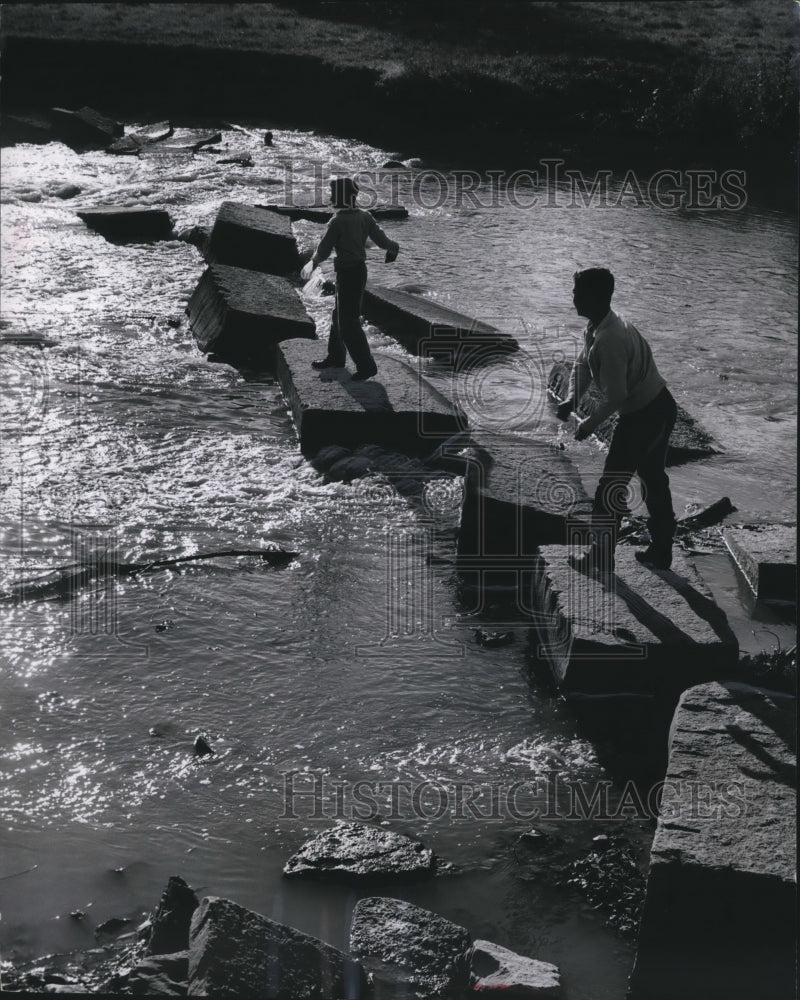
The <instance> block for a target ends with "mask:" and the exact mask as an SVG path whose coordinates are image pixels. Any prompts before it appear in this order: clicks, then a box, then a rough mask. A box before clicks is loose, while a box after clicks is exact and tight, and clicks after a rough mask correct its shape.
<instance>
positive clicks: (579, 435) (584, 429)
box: [575, 417, 592, 441]
mask: <svg viewBox="0 0 800 1000" xmlns="http://www.w3.org/2000/svg"><path fill="white" fill-rule="evenodd" d="M590 423H591V422H590V420H589V418H588V417H586V419H585V420H581V422H580V423H579V424H578V426H577V427H576V428H575V440H576V441H585V440H586V438H587V437H589V435H590V434H591V433H592V427H591V426H590Z"/></svg>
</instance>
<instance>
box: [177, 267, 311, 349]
mask: <svg viewBox="0 0 800 1000" xmlns="http://www.w3.org/2000/svg"><path fill="white" fill-rule="evenodd" d="M186 311H187V313H188V315H189V323H190V325H191V329H192V335H193V336H194V339H195V341H196V342H197V346H198V347H199V348H200V350H201V351H204V352H205V353H210V352H212V351H213V352H214V353H215V354H218V355H219V356H220V357H223V358H227V359H229V360H231V361H241V362H251V363H254V364H267V365H272V364H273V362H274V352H275V347H276V345H277V343H278V342H279V341H281V340H286V339H287V338H292V337H304V338H313V337H314V336H315V333H316V330H315V327H314V321H313V320H312V319H311V318H310V317H309V315H308V313H307V312H306V310H305V307H304V306H303V303H302V302H301V301H300V297H299V295H298V294H297V291H296V289H295V288H294V286H293V285H292V284H291V283H290V282H289V281H287V279H286V278H280V277H278V276H276V275H272V274H262V273H260V272H258V271H248V270H244V269H243V268H239V267H228V266H227V265H225V264H212V265H211V266H210V267H209V268H208V269H207V270H206V271H205V273H204V274H203V276H202V277H201V278H200V281H199V282H198V285H197V287H196V288H195V290H194V292H193V293H192V296H191V298H190V299H189V304H188V306H187V308H186Z"/></svg>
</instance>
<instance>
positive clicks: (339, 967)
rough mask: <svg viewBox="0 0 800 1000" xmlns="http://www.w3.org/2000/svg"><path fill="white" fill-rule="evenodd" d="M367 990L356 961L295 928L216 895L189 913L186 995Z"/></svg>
mask: <svg viewBox="0 0 800 1000" xmlns="http://www.w3.org/2000/svg"><path fill="white" fill-rule="evenodd" d="M366 993H367V981H366V976H365V975H364V970H363V968H362V967H361V965H360V964H359V963H358V962H355V961H353V960H352V959H351V958H349V957H348V956H347V955H345V954H343V953H342V952H340V951H338V950H337V949H336V948H332V947H331V946H330V945H328V944H325V943H324V942H323V941H319V940H318V939H317V938H314V937H311V936H310V935H309V934H303V933H302V932H301V931H298V930H296V929H295V928H294V927H288V926H286V925H285V924H279V923H276V921H274V920H270V919H268V918H267V917H263V916H261V914H260V913H254V912H253V911H252V910H246V909H245V908H244V907H243V906H239V905H238V904H237V903H233V902H231V900H229V899H220V898H219V897H216V896H209V897H206V898H205V899H204V900H203V901H202V902H201V903H200V906H199V907H198V909H197V911H196V912H195V915H194V917H193V918H192V928H191V933H190V943H189V996H215V997H235V998H237V1000H266V998H269V1000H327V998H334V997H339V998H350V997H352V998H356V997H362V996H364V995H366Z"/></svg>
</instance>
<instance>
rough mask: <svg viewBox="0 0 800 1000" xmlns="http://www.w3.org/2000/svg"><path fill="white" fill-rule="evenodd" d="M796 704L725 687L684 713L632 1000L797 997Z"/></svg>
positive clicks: (711, 688) (688, 700) (706, 690)
mask: <svg viewBox="0 0 800 1000" xmlns="http://www.w3.org/2000/svg"><path fill="white" fill-rule="evenodd" d="M795 713H796V700H795V699H794V698H789V697H786V696H782V695H776V694H775V693H774V692H767V691H764V690H763V689H759V688H753V687H748V686H746V685H741V684H735V683H731V682H726V683H711V684H704V685H701V686H699V687H694V688H691V689H690V690H688V691H686V692H685V693H684V694H683V696H682V698H681V700H680V702H679V704H678V707H677V709H676V711H675V715H674V718H673V723H672V729H671V734H670V747H669V763H668V767H667V773H666V777H665V780H664V788H663V795H662V801H661V807H660V815H659V819H658V825H657V828H656V833H655V838H654V840H653V847H652V851H651V856H650V867H649V872H648V879H647V895H646V899H645V904H644V910H643V913H642V920H641V927H640V933H639V944H638V950H637V955H636V964H635V967H634V971H633V976H632V979H631V993H630V996H631V998H632V1000H675V998H676V997H681V1000H753V998H755V997H758V998H759V1000H786V998H788V997H791V996H794V990H795V987H796V981H795V939H796V928H797V922H796V921H797V914H796V891H797V886H796V881H795V862H796V825H795V824H796V815H797V813H796V810H797V801H796V800H797V792H796V729H795Z"/></svg>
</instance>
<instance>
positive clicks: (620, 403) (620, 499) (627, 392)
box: [558, 267, 677, 571]
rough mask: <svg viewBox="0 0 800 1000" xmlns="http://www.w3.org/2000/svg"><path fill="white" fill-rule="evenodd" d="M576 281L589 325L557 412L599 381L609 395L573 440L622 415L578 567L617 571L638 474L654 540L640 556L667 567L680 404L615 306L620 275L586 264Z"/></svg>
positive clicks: (578, 303) (568, 409) (567, 409)
mask: <svg viewBox="0 0 800 1000" xmlns="http://www.w3.org/2000/svg"><path fill="white" fill-rule="evenodd" d="M574 282H575V285H574V290H573V294H572V301H573V302H574V304H575V309H576V310H577V313H578V315H579V316H584V317H585V318H586V319H587V320H588V323H587V325H586V331H585V333H584V345H583V350H582V351H581V353H580V354H579V355H578V360H577V361H576V363H575V365H574V367H573V369H572V376H571V378H570V386H569V395H568V397H567V399H566V400H565V401H564V402H563V403H562V404H561V405H560V406H559V408H558V416H559V418H560V419H561V420H566V419H567V418H568V417H569V415H570V413H572V411H573V410H575V409H576V408H577V406H578V404H579V403H580V401H581V397H582V396H583V394H584V392H585V391H586V389H587V388H588V387H589V383H590V382H591V381H592V380H594V381H595V382H596V383H597V384H598V385H599V387H600V389H601V390H602V392H603V396H604V397H605V398H604V400H603V401H602V403H600V404H599V405H596V406H595V407H594V408H593V410H592V411H591V412H590V414H589V416H588V417H586V418H585V419H583V420H581V421H580V423H579V424H578V427H577V430H576V431H575V439H576V440H577V441H583V440H584V439H585V438H587V437H588V436H589V435H590V434H591V433H592V432H593V431H594V430H595V428H596V427H598V426H599V425H600V424H601V423H602V422H603V421H604V420H606V419H607V418H608V417H610V416H611V415H612V414H614V413H619V419H618V421H617V425H616V427H615V428H614V434H613V437H612V438H611V444H610V446H609V449H608V456H607V457H606V461H605V466H604V468H603V474H602V476H601V477H600V483H599V484H598V487H597V492H596V493H595V497H594V505H593V511H592V529H593V532H592V534H593V541H592V544H591V546H590V548H589V549H588V551H587V552H584V553H583V554H582V555H580V556H576V557H574V558H573V559H571V560H570V561H571V563H572V565H573V566H574V567H575V568H576V569H584V570H593V569H599V570H607V571H612V570H613V568H614V546H615V543H616V536H617V532H618V530H619V525H620V521H621V520H622V515H623V514H624V513H626V512H627V505H626V501H625V497H626V492H627V488H628V485H629V483H630V480H631V477H632V476H633V474H634V473H637V474H638V476H639V479H640V480H641V482H642V487H643V494H644V501H645V503H646V505H647V510H648V513H649V515H650V517H649V519H648V521H647V527H648V529H649V531H650V545H649V546H648V547H647V549H645V551H644V552H637V553H636V558H637V559H638V560H639V562H641V563H644V564H646V565H648V566H652V567H654V568H656V569H669V567H670V566H671V564H672V539H673V536H674V534H675V526H676V523H677V522H676V520H675V513H674V511H673V508H672V495H671V494H670V489H669V478H668V476H667V473H666V472H665V470H664V465H665V462H666V457H667V444H668V442H669V436H670V434H671V433H672V428H673V427H674V425H675V418H676V416H677V405H676V403H675V400H674V399H673V397H672V394H671V393H670V391H669V389H667V386H666V383H665V382H664V379H663V378H662V377H661V375H659V373H658V369H657V368H656V364H655V361H654V360H653V355H652V352H651V350H650V346H649V344H648V343H647V341H646V340H645V339H644V337H642V335H641V334H640V333H639V331H638V330H637V329H636V327H635V326H634V325H633V324H632V323H629V322H628V321H627V320H626V319H624V318H623V317H622V316H620V315H618V314H617V313H615V312H614V310H613V309H612V308H611V296H612V295H613V294H614V275H613V274H612V273H611V272H610V271H609V270H608V269H607V268H604V267H587V268H584V269H583V270H580V271H576V272H575V275H574Z"/></svg>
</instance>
